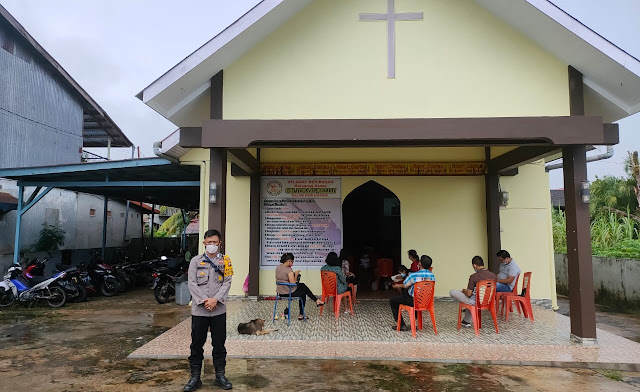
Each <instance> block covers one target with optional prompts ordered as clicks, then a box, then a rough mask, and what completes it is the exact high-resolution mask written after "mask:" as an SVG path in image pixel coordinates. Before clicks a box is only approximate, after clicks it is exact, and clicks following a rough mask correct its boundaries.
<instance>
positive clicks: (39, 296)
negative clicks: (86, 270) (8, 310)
mask: <svg viewBox="0 0 640 392" xmlns="http://www.w3.org/2000/svg"><path fill="white" fill-rule="evenodd" d="M66 275H67V274H66V272H60V273H57V274H55V275H54V276H52V277H51V278H48V279H46V280H45V281H43V282H41V283H38V284H36V285H34V286H33V287H29V285H28V282H27V281H26V280H25V278H24V277H23V276H22V267H20V265H18V264H14V265H12V266H11V267H10V268H9V271H7V273H6V274H5V275H4V280H3V281H2V282H0V306H3V307H4V306H10V305H12V304H13V303H14V302H15V301H20V302H29V303H31V302H35V301H44V302H46V303H47V305H49V306H50V307H52V308H59V307H61V306H64V304H65V302H66V300H67V295H66V294H65V291H64V290H63V289H62V287H60V286H59V285H57V284H56V283H58V282H59V281H60V280H61V279H64V278H65V277H66Z"/></svg>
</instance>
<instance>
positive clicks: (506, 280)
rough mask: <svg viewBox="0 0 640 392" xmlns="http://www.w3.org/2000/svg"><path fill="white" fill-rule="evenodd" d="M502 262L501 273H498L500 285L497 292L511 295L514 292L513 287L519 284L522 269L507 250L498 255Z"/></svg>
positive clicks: (497, 286)
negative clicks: (518, 279) (518, 278)
mask: <svg viewBox="0 0 640 392" xmlns="http://www.w3.org/2000/svg"><path fill="white" fill-rule="evenodd" d="M496 256H498V261H499V262H500V272H498V284H497V285H496V291H497V292H499V293H509V292H511V291H513V286H514V285H515V284H516V283H517V282H518V281H517V280H516V278H517V277H518V275H520V267H518V264H516V262H515V261H513V259H512V258H511V255H510V254H509V252H507V251H506V250H504V249H502V250H501V251H500V252H498V253H497V254H496Z"/></svg>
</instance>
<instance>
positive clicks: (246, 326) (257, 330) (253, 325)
mask: <svg viewBox="0 0 640 392" xmlns="http://www.w3.org/2000/svg"><path fill="white" fill-rule="evenodd" d="M275 331H277V329H264V320H263V319H255V320H251V321H249V322H248V323H240V324H238V333H240V334H244V335H258V336H260V335H266V334H268V333H271V332H275Z"/></svg>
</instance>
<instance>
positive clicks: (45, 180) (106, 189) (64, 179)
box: [0, 158, 201, 263]
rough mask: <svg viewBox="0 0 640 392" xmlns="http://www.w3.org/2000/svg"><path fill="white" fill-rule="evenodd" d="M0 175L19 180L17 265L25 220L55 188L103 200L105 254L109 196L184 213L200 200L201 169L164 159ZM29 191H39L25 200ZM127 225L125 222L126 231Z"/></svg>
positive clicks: (0, 172) (33, 169) (7, 171)
mask: <svg viewBox="0 0 640 392" xmlns="http://www.w3.org/2000/svg"><path fill="white" fill-rule="evenodd" d="M0 177H1V178H9V179H12V180H16V181H17V182H18V206H17V213H18V215H17V219H16V236H15V245H14V255H13V262H14V263H17V262H18V256H19V250H20V249H19V245H20V233H21V227H20V226H21V221H22V216H23V215H24V214H25V213H26V212H27V211H29V209H30V208H31V207H33V206H34V205H35V204H36V203H37V202H38V201H40V200H41V199H42V198H43V197H44V196H45V195H46V194H47V193H49V192H50V191H51V190H52V189H53V188H59V189H66V190H70V191H75V192H84V193H89V194H93V195H100V196H104V198H105V199H104V214H103V226H102V254H103V256H104V250H105V244H106V234H107V231H106V226H107V205H108V200H109V198H114V199H122V200H135V201H140V202H146V203H150V204H159V205H165V206H171V207H177V208H181V209H182V210H183V211H184V210H196V209H199V204H200V199H201V197H200V167H199V166H189V165H180V164H177V163H173V162H171V161H168V160H165V159H162V158H145V159H131V160H124V161H107V162H94V163H79V164H69V165H55V166H43V167H29V168H17V169H4V170H0ZM25 187H35V190H34V191H33V192H32V193H31V195H29V196H28V197H27V198H26V199H25V197H24V189H25ZM127 215H128V214H127ZM127 215H125V217H126V216H127ZM183 217H184V212H183ZM126 225H127V221H126V218H125V231H126Z"/></svg>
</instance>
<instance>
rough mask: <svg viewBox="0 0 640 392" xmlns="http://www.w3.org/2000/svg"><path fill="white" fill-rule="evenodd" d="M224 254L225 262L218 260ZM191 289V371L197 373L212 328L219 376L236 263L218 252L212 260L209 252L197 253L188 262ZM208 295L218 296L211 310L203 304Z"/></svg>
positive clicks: (222, 363)
mask: <svg viewBox="0 0 640 392" xmlns="http://www.w3.org/2000/svg"><path fill="white" fill-rule="evenodd" d="M220 258H222V259H223V260H224V264H219V263H218V260H220ZM188 276H189V278H188V281H189V291H190V292H191V301H192V304H191V355H190V356H189V364H190V368H191V372H192V374H193V373H194V372H195V371H197V372H198V375H199V372H200V369H201V368H202V360H203V359H204V355H203V354H204V348H203V347H204V343H205V341H206V339H207V331H208V330H209V329H211V344H212V346H213V352H212V354H213V365H214V367H215V370H216V376H218V375H220V374H221V375H223V376H224V368H225V365H226V356H227V350H226V349H225V347H224V344H225V340H226V336H227V308H226V301H227V295H228V294H229V289H230V288H231V278H232V276H233V267H232V265H231V259H230V258H229V256H226V255H225V256H222V255H220V254H218V255H217V257H215V258H214V259H213V260H212V259H210V258H209V257H208V256H207V255H206V254H203V255H198V256H195V257H193V258H192V259H191V262H190V263H189V275H188ZM207 298H215V299H217V300H218V303H217V306H216V308H215V309H213V310H212V311H208V310H207V309H206V308H205V307H204V302H205V300H206V299H207Z"/></svg>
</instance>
